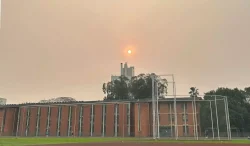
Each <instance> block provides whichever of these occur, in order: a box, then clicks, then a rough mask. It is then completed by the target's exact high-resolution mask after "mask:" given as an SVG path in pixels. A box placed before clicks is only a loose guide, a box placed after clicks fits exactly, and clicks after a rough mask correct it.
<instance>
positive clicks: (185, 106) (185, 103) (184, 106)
mask: <svg viewBox="0 0 250 146" xmlns="http://www.w3.org/2000/svg"><path fill="white" fill-rule="evenodd" d="M182 109H183V112H186V111H187V102H184V103H183V104H182Z"/></svg>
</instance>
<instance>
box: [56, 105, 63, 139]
mask: <svg viewBox="0 0 250 146" xmlns="http://www.w3.org/2000/svg"><path fill="white" fill-rule="evenodd" d="M61 113H62V106H59V107H58V112H57V136H60V127H61V117H62V114H61Z"/></svg>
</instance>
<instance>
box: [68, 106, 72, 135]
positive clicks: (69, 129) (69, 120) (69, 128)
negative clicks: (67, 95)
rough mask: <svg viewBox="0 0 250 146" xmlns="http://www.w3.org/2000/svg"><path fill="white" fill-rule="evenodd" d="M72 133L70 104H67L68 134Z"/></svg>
mask: <svg viewBox="0 0 250 146" xmlns="http://www.w3.org/2000/svg"><path fill="white" fill-rule="evenodd" d="M71 134H72V106H69V113H68V136H71Z"/></svg>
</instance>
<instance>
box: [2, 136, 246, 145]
mask: <svg viewBox="0 0 250 146" xmlns="http://www.w3.org/2000/svg"><path fill="white" fill-rule="evenodd" d="M121 141H124V142H133V141H136V142H166V143H175V142H182V143H235V144H250V140H232V141H213V140H199V141H195V140H178V141H176V140H167V139H160V140H157V141H155V140H152V139H138V138H0V146H18V145H19V146H21V145H34V144H60V143H61V144H63V143H91V142H121Z"/></svg>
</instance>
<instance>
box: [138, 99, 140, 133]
mask: <svg viewBox="0 0 250 146" xmlns="http://www.w3.org/2000/svg"><path fill="white" fill-rule="evenodd" d="M138 131H141V105H140V103H138Z"/></svg>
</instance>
